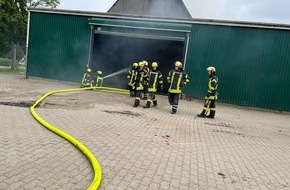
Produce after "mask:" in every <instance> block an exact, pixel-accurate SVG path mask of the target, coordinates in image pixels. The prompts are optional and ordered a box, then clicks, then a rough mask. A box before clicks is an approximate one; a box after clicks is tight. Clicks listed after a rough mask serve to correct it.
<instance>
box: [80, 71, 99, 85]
mask: <svg viewBox="0 0 290 190" xmlns="http://www.w3.org/2000/svg"><path fill="white" fill-rule="evenodd" d="M103 80H104V79H103V73H102V71H97V72H92V69H90V68H88V69H87V71H86V72H85V74H84V76H83V80H82V85H81V88H86V87H98V86H102V84H103Z"/></svg>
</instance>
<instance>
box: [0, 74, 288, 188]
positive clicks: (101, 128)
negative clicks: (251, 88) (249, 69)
mask: <svg viewBox="0 0 290 190" xmlns="http://www.w3.org/2000/svg"><path fill="white" fill-rule="evenodd" d="M0 84H1V86H0V189H1V190H2V189H3V190H7V189H8V190H10V189H86V187H88V186H89V184H90V182H91V180H92V178H93V171H92V168H91V166H90V163H89V161H88V160H87V159H86V158H85V157H84V156H83V155H82V153H80V152H79V151H78V150H77V149H76V148H75V147H74V146H73V145H71V144H69V143H68V142H66V141H65V140H64V139H62V138H60V137H58V136H57V135H55V134H53V133H52V132H50V131H48V130H47V129H46V128H44V127H42V126H41V125H40V124H38V123H37V122H36V121H35V120H34V119H33V118H32V116H31V115H30V113H29V109H28V107H19V105H25V104H31V102H33V101H35V100H36V99H37V98H39V97H40V96H41V95H42V94H44V93H46V92H48V91H51V90H55V89H62V88H72V87H75V86H76V85H74V84H67V83H60V82H55V81H44V80H36V79H29V80H26V79H25V78H24V77H23V76H18V75H0ZM158 99H159V106H158V107H157V108H151V109H143V108H142V107H139V108H133V107H132V105H133V99H132V98H130V97H128V96H125V95H117V94H107V93H100V92H94V91H85V92H74V93H65V94H57V95H54V96H52V97H49V98H47V99H46V100H45V101H44V102H43V103H42V104H41V106H40V107H39V108H36V111H37V112H38V113H39V115H40V116H41V117H43V118H44V119H45V120H46V121H48V122H50V123H51V124H53V125H55V126H57V127H58V128H60V129H62V130H64V131H66V132H67V133H69V134H71V135H73V136H74V137H76V138H77V139H78V140H80V141H81V142H82V143H83V144H85V145H86V146H87V147H88V148H89V149H90V150H91V151H92V152H93V154H94V155H95V156H96V157H97V159H98V160H99V162H100V164H101V167H102V170H103V180H102V183H101V186H100V189H108V190H109V189H141V190H142V189H150V190H154V189H182V190H183V189H184V190H185V189H190V190H192V189H290V184H289V183H290V178H289V176H290V146H289V145H290V115H288V114H277V113H272V112H264V111H256V110H249V109H245V108H239V107H234V106H227V105H220V104H218V105H217V106H218V108H217V117H216V119H215V120H211V119H201V118H196V117H195V115H196V114H197V113H198V112H200V111H201V109H202V102H198V101H180V106H179V110H178V113H177V114H176V115H171V114H170V109H171V107H170V105H169V104H168V103H167V100H166V97H162V96H158ZM3 104H9V105H3ZM17 105H18V106H17ZM142 105H144V102H142Z"/></svg>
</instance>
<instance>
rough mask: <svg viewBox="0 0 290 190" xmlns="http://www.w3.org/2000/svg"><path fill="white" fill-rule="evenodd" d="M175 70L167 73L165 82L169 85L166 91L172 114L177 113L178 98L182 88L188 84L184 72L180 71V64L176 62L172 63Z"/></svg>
mask: <svg viewBox="0 0 290 190" xmlns="http://www.w3.org/2000/svg"><path fill="white" fill-rule="evenodd" d="M174 66H175V68H174V69H173V70H172V71H170V72H169V74H168V77H167V81H168V83H169V84H170V86H169V89H168V92H169V94H168V100H169V103H170V104H171V105H172V112H171V113H172V114H175V113H176V112H177V108H178V100H179V96H180V94H181V92H182V87H184V86H185V85H186V84H187V83H188V82H189V77H188V75H187V74H186V72H185V71H184V70H183V69H182V63H181V62H180V61H176V62H175V63H174Z"/></svg>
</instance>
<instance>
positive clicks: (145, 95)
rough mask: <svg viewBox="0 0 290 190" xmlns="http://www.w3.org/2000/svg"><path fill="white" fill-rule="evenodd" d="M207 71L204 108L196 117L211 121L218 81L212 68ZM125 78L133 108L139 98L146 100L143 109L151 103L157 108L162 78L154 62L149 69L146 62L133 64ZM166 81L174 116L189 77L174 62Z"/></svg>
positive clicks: (137, 103) (138, 102)
mask: <svg viewBox="0 0 290 190" xmlns="http://www.w3.org/2000/svg"><path fill="white" fill-rule="evenodd" d="M207 71H208V75H209V82H208V92H207V95H206V96H205V102H204V108H203V110H202V112H201V113H200V114H197V116H198V117H208V118H212V119H213V118H214V117H215V111H216V108H215V101H216V100H217V87H218V79H217V77H216V69H215V68H214V67H208V68H207ZM127 78H128V85H129V88H130V96H132V97H134V98H135V101H134V105H133V107H138V106H139V105H140V101H141V97H142V99H145V100H147V103H146V105H145V106H144V108H150V106H151V103H153V107H156V106H157V98H156V92H157V91H158V90H159V91H163V76H162V73H161V71H160V70H159V67H158V64H157V63H156V62H153V63H152V65H151V69H150V68H149V65H148V62H147V61H141V62H139V63H133V65H132V68H131V69H130V70H129V75H128V77H127ZM166 79H167V82H168V84H169V85H170V86H169V89H168V100H169V103H170V104H171V105H172V111H171V113H172V114H175V113H176V112H177V108H178V101H179V98H180V95H181V93H182V88H183V87H184V86H185V85H187V83H189V76H188V74H187V73H186V72H185V71H184V70H183V68H182V63H181V62H180V61H176V62H175V63H174V69H173V70H171V71H170V72H169V73H168V75H167V78H166Z"/></svg>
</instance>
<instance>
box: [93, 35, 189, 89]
mask: <svg viewBox="0 0 290 190" xmlns="http://www.w3.org/2000/svg"><path fill="white" fill-rule="evenodd" d="M92 48H93V50H92V60H91V63H90V64H91V65H90V67H91V68H92V70H93V71H96V70H102V71H103V74H104V76H106V75H109V74H112V73H115V72H118V71H121V70H126V71H127V70H129V69H130V68H131V66H132V64H133V63H134V62H139V61H142V60H146V61H148V63H149V66H150V67H151V63H152V62H154V61H156V62H157V63H158V65H159V68H160V70H161V72H162V74H163V81H164V92H167V90H168V87H169V85H168V84H167V82H166V76H167V74H168V72H169V71H170V70H171V69H173V63H174V62H175V61H177V60H180V61H183V60H184V53H185V42H184V41H171V40H162V39H148V38H137V37H130V36H117V35H107V34H94V40H93V45H92ZM127 74H128V72H122V73H120V74H118V75H115V76H112V77H109V78H106V79H105V80H104V85H105V86H110V87H118V88H124V89H126V88H127V84H128V81H127V77H126V76H127Z"/></svg>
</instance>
